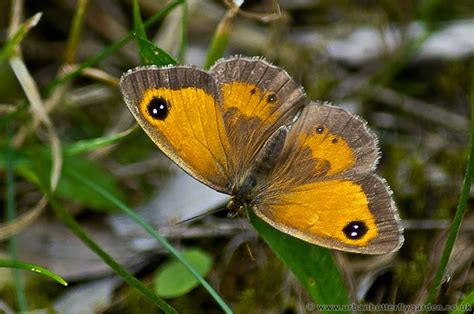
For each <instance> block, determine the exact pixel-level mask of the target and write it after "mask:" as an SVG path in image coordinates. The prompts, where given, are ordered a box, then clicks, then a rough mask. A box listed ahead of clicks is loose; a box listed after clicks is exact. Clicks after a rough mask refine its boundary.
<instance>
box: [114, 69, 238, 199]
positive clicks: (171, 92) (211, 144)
mask: <svg viewBox="0 0 474 314" xmlns="http://www.w3.org/2000/svg"><path fill="white" fill-rule="evenodd" d="M120 87H121V90H122V94H123V97H124V99H125V102H126V104H127V106H128V108H129V109H130V111H131V113H132V114H133V116H134V117H135V119H136V120H137V121H138V123H139V124H140V126H141V127H142V128H143V129H144V130H145V132H146V133H147V134H148V136H149V137H150V138H151V139H152V140H153V141H154V142H155V144H156V145H158V147H159V148H160V149H161V150H162V151H163V152H164V153H165V154H166V155H167V156H168V157H169V158H170V159H172V160H173V161H174V162H176V163H177V164H178V165H179V166H180V167H181V168H182V169H184V170H185V171H186V172H188V173H189V174H190V175H192V176H193V177H195V178H196V179H198V180H199V181H201V182H203V183H205V184H207V185H208V186H210V187H212V188H214V189H215V190H217V191H220V192H227V193H228V192H229V191H228V190H227V188H226V184H227V181H228V179H229V178H228V176H229V166H228V156H227V154H228V152H229V142H228V137H227V134H226V131H225V126H224V120H223V117H222V114H221V112H220V106H219V102H220V98H219V97H220V96H219V90H218V87H217V84H216V80H215V78H214V77H212V76H211V75H209V74H208V73H207V72H205V71H203V70H200V69H197V68H194V67H188V66H176V67H165V68H158V67H155V66H148V67H139V68H136V69H134V70H131V71H129V72H127V73H125V74H124V75H123V76H122V79H121V81H120Z"/></svg>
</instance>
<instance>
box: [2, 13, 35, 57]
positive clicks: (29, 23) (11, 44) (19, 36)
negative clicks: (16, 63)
mask: <svg viewBox="0 0 474 314" xmlns="http://www.w3.org/2000/svg"><path fill="white" fill-rule="evenodd" d="M42 15H43V13H41V12H39V13H36V14H35V15H33V16H32V17H30V18H29V19H28V20H26V21H25V22H23V23H22V24H21V25H20V27H19V28H18V30H17V32H16V33H15V34H14V35H13V36H12V37H11V38H10V39H9V40H8V41H7V42H6V43H5V45H4V46H3V47H2V49H1V50H0V61H2V60H3V59H5V58H8V57H9V56H10V54H11V53H12V52H13V49H14V48H15V47H16V46H17V45H18V44H19V43H20V42H21V41H22V40H23V38H25V36H26V34H28V32H29V30H30V29H31V28H33V27H35V26H36V24H38V22H39V20H40V19H41V16H42Z"/></svg>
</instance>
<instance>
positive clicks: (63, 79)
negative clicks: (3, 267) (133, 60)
mask: <svg viewBox="0 0 474 314" xmlns="http://www.w3.org/2000/svg"><path fill="white" fill-rule="evenodd" d="M181 3H183V0H176V1H173V2H171V3H170V4H168V5H167V6H166V7H164V8H163V10H161V11H160V12H157V13H156V14H155V15H153V16H152V17H150V18H149V19H148V20H146V21H145V23H144V24H143V25H144V26H145V28H148V27H150V26H152V25H154V24H155V23H156V22H158V21H160V20H161V19H163V18H164V17H165V16H166V15H167V14H168V13H169V12H171V11H172V10H173V9H174V8H175V7H176V6H178V5H180V4H181ZM132 38H133V32H129V33H128V34H126V35H125V36H123V37H122V38H121V39H119V40H117V41H116V42H114V43H113V44H112V45H110V46H108V47H107V48H105V49H104V50H102V51H101V52H100V53H98V54H96V55H95V56H93V57H91V58H89V59H87V60H86V61H85V62H83V63H81V64H80V65H79V66H78V67H77V68H76V69H75V70H74V71H71V72H69V73H66V74H65V75H63V76H61V77H58V78H56V79H54V80H52V81H51V82H50V83H49V84H48V85H47V86H46V88H45V90H44V94H46V95H49V94H50V93H51V92H52V90H53V89H54V88H55V87H56V86H58V85H61V84H63V83H64V82H66V81H68V80H71V79H73V78H75V77H77V76H78V75H80V74H81V73H82V71H84V69H86V68H89V67H92V66H94V65H96V64H97V63H99V62H100V61H102V60H104V59H105V58H107V57H108V56H109V55H111V54H112V53H114V52H115V51H117V50H118V49H120V48H121V47H123V46H124V45H125V44H126V43H127V42H128V41H129V40H131V39H132Z"/></svg>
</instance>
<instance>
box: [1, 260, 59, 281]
mask: <svg viewBox="0 0 474 314" xmlns="http://www.w3.org/2000/svg"><path fill="white" fill-rule="evenodd" d="M0 267H8V268H15V269H26V270H30V271H33V272H35V273H38V274H41V275H44V276H46V277H49V278H51V279H53V280H56V281H57V282H59V283H60V284H62V285H63V286H67V285H68V283H67V282H66V280H64V279H63V278H62V277H61V276H59V275H57V274H55V273H53V272H51V271H49V270H47V269H46V268H43V267H41V266H38V265H34V264H30V263H25V262H20V261H17V260H1V259H0Z"/></svg>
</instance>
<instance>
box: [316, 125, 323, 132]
mask: <svg viewBox="0 0 474 314" xmlns="http://www.w3.org/2000/svg"><path fill="white" fill-rule="evenodd" d="M316 132H317V133H318V134H321V133H323V132H324V128H323V127H322V126H318V127H317V128H316Z"/></svg>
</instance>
